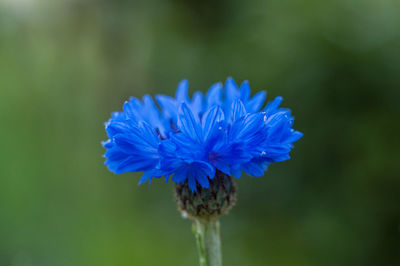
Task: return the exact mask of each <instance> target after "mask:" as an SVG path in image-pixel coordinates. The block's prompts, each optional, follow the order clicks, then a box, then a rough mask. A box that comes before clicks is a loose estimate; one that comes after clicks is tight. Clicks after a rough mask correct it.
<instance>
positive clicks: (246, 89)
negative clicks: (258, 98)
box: [240, 80, 250, 102]
mask: <svg viewBox="0 0 400 266" xmlns="http://www.w3.org/2000/svg"><path fill="white" fill-rule="evenodd" d="M249 97H250V84H249V82H248V81H247V80H245V81H243V82H242V84H241V85H240V99H241V100H242V101H243V102H246V101H247V100H248V99H249Z"/></svg>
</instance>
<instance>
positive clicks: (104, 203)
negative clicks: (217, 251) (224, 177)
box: [0, 0, 400, 266]
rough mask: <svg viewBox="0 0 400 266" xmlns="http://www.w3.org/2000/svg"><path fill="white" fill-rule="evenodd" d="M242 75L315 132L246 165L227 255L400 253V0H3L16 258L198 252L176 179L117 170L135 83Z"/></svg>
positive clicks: (2, 55) (2, 74) (139, 258)
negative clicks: (113, 117) (114, 155)
mask: <svg viewBox="0 0 400 266" xmlns="http://www.w3.org/2000/svg"><path fill="white" fill-rule="evenodd" d="M227 76H233V77H234V78H235V79H237V81H242V80H243V79H248V80H249V81H250V85H251V87H252V91H253V93H255V92H257V91H259V90H261V89H266V90H267V91H268V95H269V99H272V97H275V96H278V95H281V96H283V98H284V103H283V106H284V107H289V108H291V109H292V111H293V113H294V115H295V117H296V122H295V128H296V129H298V130H300V131H302V132H304V134H305V135H304V137H303V139H301V140H300V141H299V142H298V143H297V144H296V148H295V149H294V150H293V152H292V159H291V160H290V161H287V162H283V163H278V164H274V165H271V166H270V169H269V171H268V172H267V173H266V175H265V177H263V178H257V179H256V178H250V177H247V176H244V177H243V178H242V179H240V180H238V182H237V185H238V188H239V190H238V202H237V205H236V207H235V208H233V210H232V211H231V213H230V214H229V215H228V216H226V217H224V218H223V219H222V221H221V230H222V241H223V255H224V263H225V265H227V266H243V265H255V266H264V265H271V266H278V265H282V266H320V265H324V266H337V265H338V266H339V265H340V266H358V265H359V266H377V265H379V266H386V265H387V266H389V265H390V266H395V265H399V264H400V155H399V150H400V140H399V136H400V133H399V132H400V111H399V103H400V2H399V1H398V0H385V1H376V0H335V1H333V0H332V1H315V0H305V1H295V0H291V1H290V0H270V1H261V0H260V1H256V0H250V1H239V0H236V1H211V0H206V1H183V0H172V1H155V0H150V1H122V0H119V1H117V0H113V1H105V0H91V1H90V0H88V1H77V0H75V1H72V0H70V1H50V0H4V1H1V2H0V121H1V128H0V137H1V143H2V145H1V153H0V265H2V266H3V265H4V266H128V265H139V266H141V265H145V266H149V265H150V266H151V265H171V266H180V265H182V266H188V265H197V255H196V247H195V239H194V236H193V235H192V232H191V225H190V223H189V221H187V220H184V219H182V218H181V217H180V215H179V213H178V212H177V210H176V208H177V207H176V204H175V202H174V199H173V185H172V184H165V183H164V182H163V181H162V180H154V182H153V183H152V184H151V185H150V186H148V185H147V184H146V185H142V186H141V187H138V186H137V185H136V184H137V182H138V178H139V175H137V174H124V175H120V176H116V175H113V174H112V173H110V172H108V171H107V170H106V168H105V166H104V165H103V158H102V157H101V155H102V154H103V152H104V150H103V148H102V147H101V145H100V141H101V140H104V139H106V135H105V132H104V126H103V122H104V121H106V120H107V119H108V118H109V115H110V113H111V112H112V111H115V110H120V109H121V107H122V104H123V102H124V101H125V100H126V99H127V98H128V97H129V96H136V97H141V96H142V95H144V94H146V93H148V94H151V95H154V94H156V93H165V94H172V93H173V92H174V90H175V87H176V85H177V84H178V82H179V81H180V80H181V79H182V78H188V79H189V81H190V84H191V85H190V86H191V92H193V91H195V90H202V91H206V89H207V88H208V86H209V85H211V84H212V83H213V82H216V81H223V80H224V79H225V78H226V77H227Z"/></svg>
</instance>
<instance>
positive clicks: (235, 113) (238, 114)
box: [231, 100, 246, 122]
mask: <svg viewBox="0 0 400 266" xmlns="http://www.w3.org/2000/svg"><path fill="white" fill-rule="evenodd" d="M231 113H232V114H231V119H232V122H235V121H236V120H238V119H240V118H242V117H243V116H245V115H246V108H245V107H244V105H243V103H242V101H241V100H236V101H234V102H233V104H232V110H231Z"/></svg>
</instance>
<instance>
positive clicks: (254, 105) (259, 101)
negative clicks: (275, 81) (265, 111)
mask: <svg viewBox="0 0 400 266" xmlns="http://www.w3.org/2000/svg"><path fill="white" fill-rule="evenodd" d="M265 97H267V93H266V92H265V91H260V92H259V93H257V94H256V95H254V96H253V98H251V100H250V101H248V102H247V104H246V109H247V111H248V112H250V113H255V112H258V111H259V110H260V108H261V106H262V105H263V104H264V101H265Z"/></svg>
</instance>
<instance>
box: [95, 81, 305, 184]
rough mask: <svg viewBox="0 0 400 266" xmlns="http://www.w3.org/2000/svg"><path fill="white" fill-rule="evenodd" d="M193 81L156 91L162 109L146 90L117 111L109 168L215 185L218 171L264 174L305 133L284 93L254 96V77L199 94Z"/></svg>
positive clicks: (108, 144)
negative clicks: (270, 97)
mask: <svg viewBox="0 0 400 266" xmlns="http://www.w3.org/2000/svg"><path fill="white" fill-rule="evenodd" d="M188 86H189V84H188V82H187V80H183V81H181V82H180V83H179V85H178V88H177V91H176V95H175V98H173V97H170V96H166V95H157V96H156V97H155V98H156V100H157V103H158V105H159V107H160V108H159V107H158V106H157V105H156V103H155V102H154V101H153V99H152V98H151V97H150V96H149V95H146V96H144V97H143V99H142V100H139V99H137V98H131V99H130V100H129V101H127V102H125V104H124V106H123V111H122V112H115V113H113V114H112V116H111V119H110V120H109V121H108V122H106V123H105V125H106V133H107V135H108V138H109V139H108V140H107V141H104V142H103V146H104V147H105V149H106V153H105V154H104V157H105V158H106V161H105V164H106V165H107V167H108V169H109V170H110V171H112V172H114V173H116V174H121V173H125V172H143V175H142V177H141V178H140V181H139V184H142V183H144V182H146V181H149V183H150V182H151V180H152V178H160V177H162V176H165V179H166V181H167V182H168V180H169V179H170V178H171V179H172V181H173V182H176V183H181V184H183V183H185V182H187V183H188V185H189V187H190V189H191V190H192V191H197V187H198V186H201V187H203V188H208V187H209V180H210V179H213V178H214V176H215V173H216V171H221V172H223V173H225V174H227V175H233V176H235V177H237V178H239V177H240V176H241V174H242V172H245V173H247V174H249V175H251V176H255V177H258V176H263V175H264V172H265V171H266V169H267V167H268V165H269V164H270V163H273V162H281V161H285V160H288V159H290V157H289V152H290V151H291V149H292V148H293V143H294V142H295V141H297V140H299V139H300V138H301V137H302V135H303V134H302V133H300V132H299V131H295V130H294V129H293V128H292V126H293V121H294V119H293V117H292V116H291V112H290V110H289V109H285V108H280V107H279V106H280V104H281V102H282V98H281V97H276V98H275V99H274V100H273V101H272V102H270V103H268V104H267V105H266V106H265V107H264V108H262V107H263V105H264V101H265V98H266V92H264V91H262V92H259V93H257V94H255V95H254V96H253V97H250V86H249V83H248V82H247V81H244V82H243V83H242V84H241V85H240V87H239V86H238V85H237V84H236V83H235V81H234V80H233V79H232V78H228V79H227V80H226V82H225V86H223V85H222V84H221V83H215V84H214V85H212V86H211V87H210V89H209V91H208V92H207V93H206V95H203V94H202V93H201V92H195V93H194V95H193V97H192V98H190V97H189V95H188ZM223 94H224V97H223Z"/></svg>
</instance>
